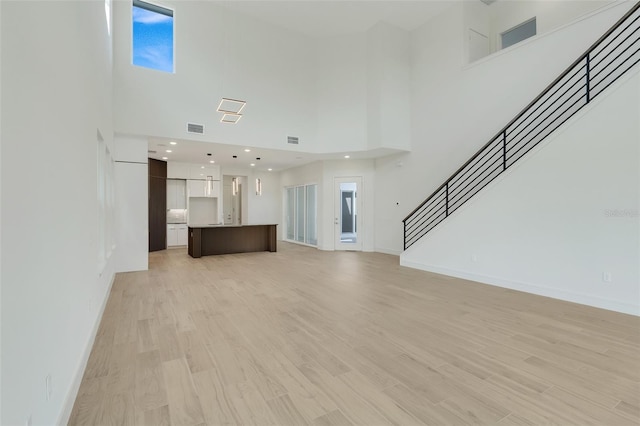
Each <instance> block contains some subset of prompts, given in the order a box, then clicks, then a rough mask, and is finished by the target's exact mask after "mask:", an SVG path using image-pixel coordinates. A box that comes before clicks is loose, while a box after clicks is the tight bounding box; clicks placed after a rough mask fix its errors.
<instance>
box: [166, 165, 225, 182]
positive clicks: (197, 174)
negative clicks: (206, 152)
mask: <svg viewBox="0 0 640 426" xmlns="http://www.w3.org/2000/svg"><path fill="white" fill-rule="evenodd" d="M207 176H211V179H213V180H220V166H218V165H215V164H206V165H205V164H196V163H180V162H176V161H169V162H168V163H167V178H168V179H200V180H207Z"/></svg>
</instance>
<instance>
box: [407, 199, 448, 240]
mask: <svg viewBox="0 0 640 426" xmlns="http://www.w3.org/2000/svg"><path fill="white" fill-rule="evenodd" d="M443 209H444V210H443ZM446 211H447V209H446V205H444V204H443V205H441V206H440V207H438V208H437V209H436V210H435V211H434V212H433V215H430V216H428V217H427V218H425V219H424V220H423V221H422V222H421V223H420V227H418V228H415V229H414V230H413V231H411V232H409V233H408V234H407V237H412V236H413V235H416V234H417V233H420V230H422V229H424V228H426V227H427V226H429V224H430V223H431V222H430V221H432V218H433V217H434V216H435V217H437V216H440V215H441V214H442V213H446ZM436 213H437V214H436ZM425 223H426V225H425Z"/></svg>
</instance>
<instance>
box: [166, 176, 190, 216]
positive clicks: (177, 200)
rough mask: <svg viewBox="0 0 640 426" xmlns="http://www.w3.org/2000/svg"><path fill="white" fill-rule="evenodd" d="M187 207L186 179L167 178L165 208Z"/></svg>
mask: <svg viewBox="0 0 640 426" xmlns="http://www.w3.org/2000/svg"><path fill="white" fill-rule="evenodd" d="M186 208H187V181H186V180H184V179H167V209H186Z"/></svg>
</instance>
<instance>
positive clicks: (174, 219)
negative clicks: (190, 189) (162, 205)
mask: <svg viewBox="0 0 640 426" xmlns="http://www.w3.org/2000/svg"><path fill="white" fill-rule="evenodd" d="M167 223H187V209H170V210H167Z"/></svg>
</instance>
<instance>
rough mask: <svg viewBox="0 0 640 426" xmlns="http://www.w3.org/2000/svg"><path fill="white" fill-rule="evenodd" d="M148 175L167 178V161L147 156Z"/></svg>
mask: <svg viewBox="0 0 640 426" xmlns="http://www.w3.org/2000/svg"><path fill="white" fill-rule="evenodd" d="M149 176H153V177H160V178H165V179H166V178H167V162H166V161H160V160H154V159H153V158H149Z"/></svg>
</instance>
